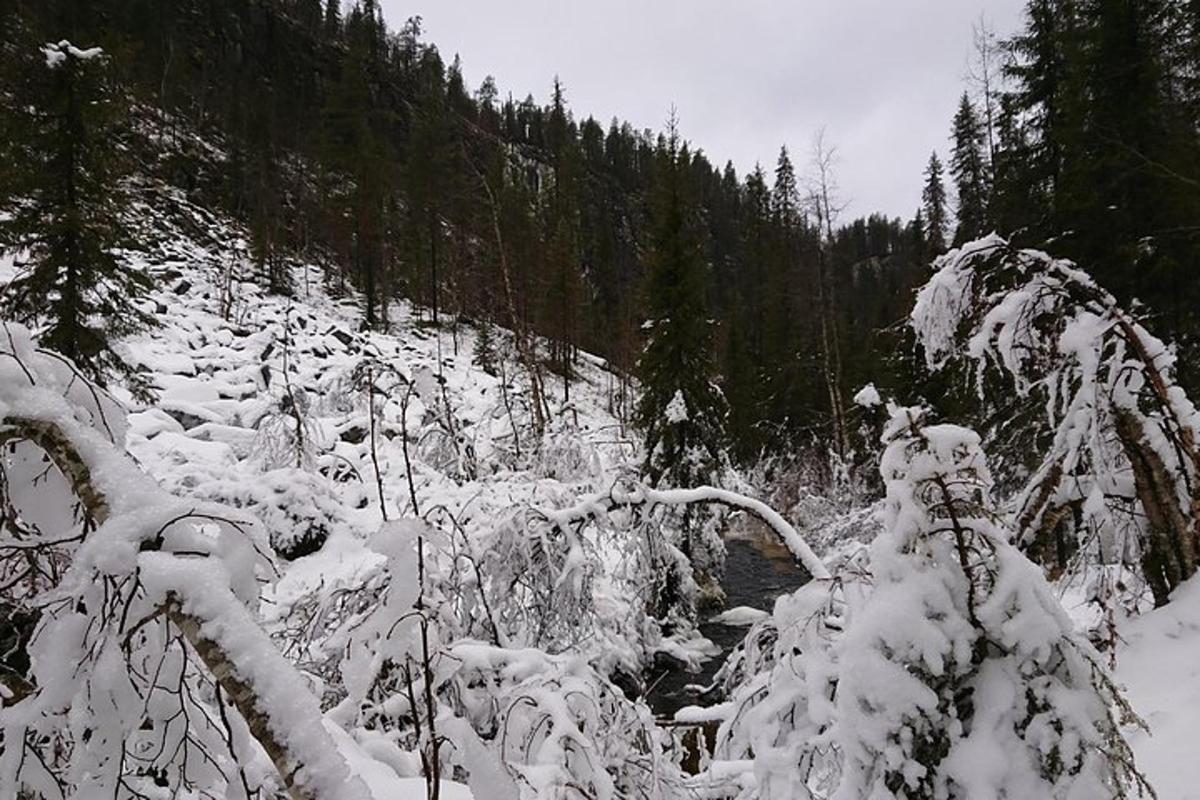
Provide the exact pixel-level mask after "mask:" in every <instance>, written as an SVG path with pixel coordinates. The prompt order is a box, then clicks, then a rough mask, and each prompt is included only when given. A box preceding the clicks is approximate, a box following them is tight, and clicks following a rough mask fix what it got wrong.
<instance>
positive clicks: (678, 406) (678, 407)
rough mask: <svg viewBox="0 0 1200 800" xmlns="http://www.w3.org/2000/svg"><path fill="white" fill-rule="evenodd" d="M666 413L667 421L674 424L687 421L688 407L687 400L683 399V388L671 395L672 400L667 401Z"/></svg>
mask: <svg viewBox="0 0 1200 800" xmlns="http://www.w3.org/2000/svg"><path fill="white" fill-rule="evenodd" d="M664 413H665V414H666V416H667V421H668V422H670V423H672V424H677V423H680V422H686V421H687V418H688V407H687V401H686V400H684V399H683V390H682V389H676V390H675V394H674V395H673V396H672V397H671V402H669V403H667V407H666V408H665V409H664Z"/></svg>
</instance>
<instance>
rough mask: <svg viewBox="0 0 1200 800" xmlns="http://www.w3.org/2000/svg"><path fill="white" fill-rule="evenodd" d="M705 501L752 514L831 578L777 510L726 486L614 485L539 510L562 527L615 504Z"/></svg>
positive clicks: (815, 571)
mask: <svg viewBox="0 0 1200 800" xmlns="http://www.w3.org/2000/svg"><path fill="white" fill-rule="evenodd" d="M705 503H709V504H716V505H722V506H726V507H727V508H732V509H737V510H740V511H746V512H749V513H751V514H753V515H755V516H756V517H758V518H759V519H760V520H762V521H763V522H764V523H766V524H767V525H768V526H769V527H770V528H771V530H772V531H773V532H774V533H775V534H776V535H777V536H778V537H779V539H780V541H782V542H783V544H784V545H785V546H786V547H787V548H788V550H789V551H791V553H792V555H794V556H795V557H796V560H797V561H799V562H800V563H801V564H803V565H804V568H805V569H807V570H808V572H809V574H810V575H812V577H813V578H815V579H817V580H828V579H829V578H830V574H829V569H828V568H827V567H826V566H825V564H824V562H822V561H821V559H820V558H819V557H818V556H817V554H816V553H815V552H813V550H812V548H811V547H809V545H808V542H806V541H805V540H804V537H803V536H801V535H800V532H799V531H797V530H796V529H795V527H793V526H792V525H791V524H790V523H789V522H788V521H787V520H786V519H784V518H783V516H782V515H781V514H780V513H779V512H777V511H775V510H774V509H773V508H771V507H770V506H768V505H767V504H766V503H764V502H762V501H761V500H756V499H754V498H753V497H747V496H746V495H743V494H738V493H737V492H732V491H729V490H728V489H719V488H717V487H714V486H698V487H695V488H691V489H652V488H650V487H648V486H644V485H640V484H639V485H636V486H633V487H631V488H628V489H625V488H622V487H620V486H614V487H613V489H612V491H610V492H608V493H607V494H600V495H596V496H594V497H590V498H587V499H585V500H583V501H582V502H580V503H578V504H576V505H575V506H572V507H570V508H564V509H559V510H556V511H543V512H542V514H544V515H545V516H546V518H547V519H550V520H551V521H553V522H554V523H556V524H557V525H558V526H559V527H560V528H564V527H566V526H567V525H568V524H569V523H570V522H571V521H573V520H576V519H579V518H582V517H592V516H596V515H598V514H606V513H608V512H610V511H612V510H614V509H617V508H632V507H635V506H648V507H653V506H685V505H692V504H705Z"/></svg>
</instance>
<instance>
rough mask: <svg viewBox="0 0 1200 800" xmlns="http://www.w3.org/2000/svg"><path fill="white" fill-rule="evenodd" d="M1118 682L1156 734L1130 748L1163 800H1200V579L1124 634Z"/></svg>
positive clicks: (1141, 736) (1140, 737) (1136, 735)
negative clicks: (1199, 745) (1199, 746)
mask: <svg viewBox="0 0 1200 800" xmlns="http://www.w3.org/2000/svg"><path fill="white" fill-rule="evenodd" d="M1121 636H1122V638H1123V639H1124V643H1123V644H1122V645H1121V648H1120V650H1119V655H1118V657H1117V670H1116V672H1117V680H1118V681H1119V682H1121V683H1122V684H1124V685H1125V687H1126V690H1127V692H1128V699H1129V702H1130V703H1131V704H1132V705H1133V709H1134V711H1136V712H1137V713H1138V715H1139V716H1141V718H1142V719H1143V720H1144V721H1145V722H1146V724H1147V725H1148V726H1149V728H1150V732H1149V733H1148V734H1147V733H1145V732H1142V731H1135V732H1132V733H1131V734H1130V743H1131V744H1132V745H1133V750H1134V753H1136V754H1137V759H1138V766H1139V767H1140V768H1141V769H1142V770H1144V771H1145V772H1146V775H1147V776H1148V777H1149V778H1150V783H1151V784H1152V785H1153V786H1154V788H1155V789H1156V790H1157V791H1158V796H1159V798H1161V800H1200V758H1197V757H1196V748H1197V744H1198V743H1200V577H1195V578H1192V579H1191V580H1190V581H1188V582H1187V583H1185V584H1184V585H1183V586H1180V587H1179V588H1178V589H1177V590H1176V591H1175V593H1174V594H1173V595H1172V599H1171V602H1170V603H1169V604H1167V605H1166V606H1164V607H1163V608H1160V609H1157V610H1155V611H1152V612H1150V613H1149V614H1145V615H1143V616H1141V617H1139V618H1137V619H1134V620H1131V621H1129V622H1128V623H1126V625H1125V626H1124V628H1123V629H1122V630H1121Z"/></svg>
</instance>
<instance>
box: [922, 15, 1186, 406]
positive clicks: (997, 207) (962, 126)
mask: <svg viewBox="0 0 1200 800" xmlns="http://www.w3.org/2000/svg"><path fill="white" fill-rule="evenodd" d="M976 51H977V53H976V58H975V59H974V64H973V67H972V70H971V78H972V80H971V88H972V91H971V92H970V93H968V94H964V96H963V97H962V100H961V102H960V105H959V109H958V112H957V114H956V115H955V117H954V120H953V126H952V138H951V142H952V149H951V153H950V157H949V159H948V160H947V162H946V163H945V164H943V163H942V161H941V160H940V159H939V158H938V157H937V154H936V153H935V155H934V156H933V158H932V159H931V162H930V166H929V169H928V170H927V172H926V186H925V199H926V203H925V216H926V219H927V220H930V219H932V220H933V221H934V222H935V224H934V225H931V226H929V227H928V236H929V238H930V239H931V240H932V241H933V242H934V244H935V246H936V244H937V243H938V242H939V241H940V240H943V239H944V240H945V241H948V242H951V243H955V244H957V243H960V242H963V241H967V240H970V239H973V238H976V237H978V236H979V235H981V234H986V233H988V232H990V231H993V230H995V231H998V232H1000V233H1001V234H1004V235H1006V236H1011V237H1012V238H1013V240H1014V241H1015V242H1017V243H1019V244H1021V245H1023V246H1035V247H1038V248H1042V249H1045V250H1047V251H1049V252H1050V253H1052V254H1054V255H1056V256H1062V257H1067V258H1070V259H1072V260H1074V261H1076V262H1077V263H1078V264H1080V265H1081V266H1083V267H1085V268H1086V269H1087V270H1088V271H1090V272H1092V273H1093V274H1094V275H1095V277H1096V278H1097V279H1098V281H1099V282H1100V284H1101V285H1103V286H1105V287H1106V288H1108V289H1110V290H1112V291H1113V292H1114V293H1116V294H1117V296H1118V297H1119V298H1120V299H1121V300H1122V302H1124V303H1126V304H1127V305H1129V304H1130V303H1131V302H1132V301H1133V300H1135V299H1136V300H1138V301H1140V302H1141V304H1142V305H1141V306H1140V307H1138V306H1136V305H1135V306H1134V307H1135V308H1138V309H1139V313H1141V314H1143V315H1147V316H1150V317H1152V322H1153V325H1154V327H1155V329H1156V330H1159V331H1161V332H1163V333H1165V334H1167V336H1168V338H1170V339H1172V340H1173V341H1175V342H1176V343H1177V344H1179V345H1180V346H1181V347H1182V348H1183V349H1184V351H1185V353H1190V354H1191V355H1194V354H1195V348H1196V345H1197V341H1196V332H1197V324H1198V321H1200V318H1198V316H1197V308H1198V307H1200V305H1198V304H1200V280H1198V279H1197V274H1196V265H1197V256H1198V255H1200V3H1195V2H1189V1H1188V0H1030V1H1029V2H1028V4H1027V6H1026V13H1025V22H1024V25H1023V28H1022V30H1021V31H1020V32H1018V33H1017V34H1016V35H1015V36H1013V37H1012V38H1011V39H1008V40H997V39H996V38H995V37H994V36H993V35H991V34H990V33H989V32H988V31H986V30H979V31H977V47H976ZM943 180H945V181H947V182H948V183H949V184H950V186H951V188H952V189H953V193H954V194H955V195H956V196H957V202H956V204H955V205H956V209H955V210H956V212H957V214H956V217H957V220H956V223H953V224H952V223H951V220H950V219H949V217H950V214H949V210H950V209H949V208H948V201H947V199H946V195H947V192H946V190H945V188H944V185H943ZM1195 363H1196V361H1195V359H1194V358H1192V357H1188V358H1184V359H1182V364H1181V366H1182V367H1183V376H1182V377H1183V383H1184V384H1185V386H1188V387H1189V388H1192V387H1194V386H1195V382H1196V379H1197V376H1198V375H1200V373H1198V372H1197V370H1196V367H1195Z"/></svg>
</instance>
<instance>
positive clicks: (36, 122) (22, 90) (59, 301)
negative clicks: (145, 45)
mask: <svg viewBox="0 0 1200 800" xmlns="http://www.w3.org/2000/svg"><path fill="white" fill-rule="evenodd" d="M20 61H21V63H22V64H23V65H24V69H23V70H22V73H21V74H20V75H19V76H16V80H14V84H15V88H14V92H15V96H13V97H10V98H8V100H7V101H6V105H8V108H7V109H6V110H5V114H4V117H5V119H4V121H3V130H0V159H2V161H3V165H4V166H3V174H2V175H0V209H3V210H4V211H5V212H7V213H5V214H0V252H8V253H19V254H24V255H25V256H26V257H27V263H26V265H25V266H24V268H23V269H22V270H21V271H19V272H18V274H17V276H16V278H15V279H14V280H13V281H11V282H10V283H8V284H7V285H6V286H4V287H3V291H0V308H2V309H3V310H4V313H5V314H6V315H8V317H9V318H10V319H13V320H16V321H19V322H22V323H24V324H28V325H30V326H32V327H37V328H40V329H41V330H42V341H43V344H45V345H46V346H47V347H50V348H53V349H54V350H56V351H57V352H59V353H62V354H63V355H65V356H67V357H68V358H70V359H72V360H73V361H74V362H75V363H76V365H77V366H78V367H79V369H80V370H81V371H82V372H83V373H84V374H86V375H87V376H88V377H89V378H91V379H92V380H94V381H99V382H101V383H103V382H104V381H105V380H107V379H111V378H113V377H124V378H127V379H131V382H130V386H131V388H134V389H136V390H139V391H140V392H142V393H144V392H145V391H146V390H147V388H148V387H147V386H146V385H145V384H144V382H143V381H140V380H138V379H137V373H136V371H135V370H134V368H133V367H132V366H131V365H130V364H129V363H128V362H127V361H126V360H125V358H124V357H123V356H122V355H121V354H120V353H119V352H118V351H117V349H116V345H117V341H118V340H119V339H120V338H121V337H123V336H128V335H129V334H131V333H134V332H136V331H138V330H140V329H142V328H144V327H146V326H148V325H149V324H150V322H151V319H150V317H149V316H148V315H147V314H146V313H145V311H144V310H143V309H142V308H141V307H140V306H139V304H138V300H139V299H141V298H143V297H144V296H145V295H146V293H147V292H148V291H149V288H150V277H149V275H148V274H147V273H146V272H145V271H144V270H140V269H137V268H131V267H130V265H129V264H128V263H126V262H125V261H124V260H122V259H121V258H120V257H119V254H118V252H117V251H118V250H119V249H120V248H128V247H130V246H131V245H132V244H133V243H135V242H136V238H135V236H134V232H133V230H132V229H131V227H130V226H129V224H128V218H127V215H128V214H129V211H130V206H131V203H132V198H131V196H130V193H129V191H128V186H127V181H128V178H129V171H130V170H129V163H128V158H127V155H126V152H125V147H126V142H125V139H126V136H125V134H126V129H127V126H128V124H129V104H128V102H127V100H126V99H125V97H124V94H123V92H122V90H121V88H120V87H119V86H117V85H116V83H115V81H114V79H113V75H112V69H111V67H110V64H109V57H108V56H107V55H106V54H105V53H104V52H103V51H102V50H101V49H100V48H96V47H90V48H86V49H85V48H79V47H76V46H75V45H73V44H71V43H70V42H67V41H62V42H58V43H57V44H47V45H45V46H44V47H43V48H42V52H40V53H30V54H29V57H28V58H22V59H21V60H20Z"/></svg>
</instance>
